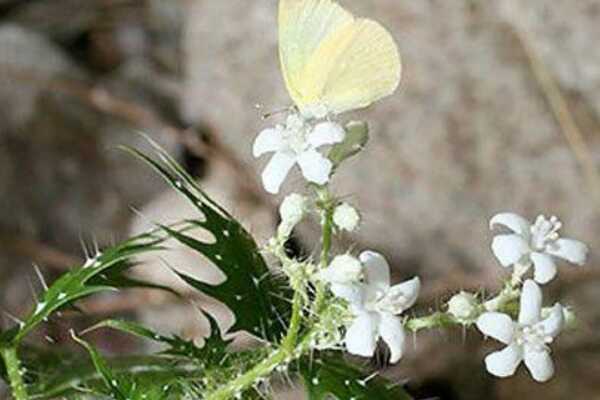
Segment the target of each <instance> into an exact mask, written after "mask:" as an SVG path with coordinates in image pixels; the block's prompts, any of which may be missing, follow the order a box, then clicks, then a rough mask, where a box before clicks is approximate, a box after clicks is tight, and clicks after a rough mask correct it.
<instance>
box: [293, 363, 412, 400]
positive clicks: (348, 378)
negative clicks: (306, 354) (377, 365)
mask: <svg viewBox="0 0 600 400" xmlns="http://www.w3.org/2000/svg"><path fill="white" fill-rule="evenodd" d="M300 374H301V376H302V378H303V381H304V384H305V387H306V390H307V393H308V398H309V400H329V399H332V398H333V399H337V400H348V399H356V400H363V399H370V400H372V399H377V400H411V397H410V396H409V395H408V394H407V393H406V392H405V391H404V389H402V387H401V386H399V385H398V384H394V383H392V382H390V381H388V380H387V379H385V378H383V377H380V376H374V375H371V376H369V375H368V374H367V373H365V372H364V371H361V370H360V369H359V368H357V367H354V366H352V365H350V364H348V363H347V362H346V361H345V360H344V359H343V357H342V355H341V354H339V353H325V354H320V355H319V356H318V357H317V358H316V359H314V360H308V359H306V360H302V362H301V363H300Z"/></svg>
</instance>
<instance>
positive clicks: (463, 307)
mask: <svg viewBox="0 0 600 400" xmlns="http://www.w3.org/2000/svg"><path fill="white" fill-rule="evenodd" d="M477 306H478V303H477V298H476V297H475V296H474V295H473V294H471V293H467V292H460V293H458V294H455V295H454V296H452V298H451V299H450V301H448V312H449V313H450V314H451V315H452V316H454V317H455V318H456V319H458V320H460V321H468V320H471V319H473V318H475V317H476V316H477Z"/></svg>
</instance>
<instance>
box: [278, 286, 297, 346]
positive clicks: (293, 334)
mask: <svg viewBox="0 0 600 400" xmlns="http://www.w3.org/2000/svg"><path fill="white" fill-rule="evenodd" d="M301 320H302V293H301V292H300V291H299V290H297V291H296V292H295V293H294V300H293V302H292V317H291V319H290V326H289V328H288V331H287V335H286V336H285V339H283V342H282V346H281V347H282V349H284V350H286V351H287V352H288V353H293V351H294V348H295V347H296V342H297V340H298V332H300V322H301Z"/></svg>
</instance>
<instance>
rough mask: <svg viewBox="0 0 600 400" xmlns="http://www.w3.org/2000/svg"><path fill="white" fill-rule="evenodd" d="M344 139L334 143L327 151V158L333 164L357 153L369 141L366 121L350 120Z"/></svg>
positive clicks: (335, 164)
mask: <svg viewBox="0 0 600 400" xmlns="http://www.w3.org/2000/svg"><path fill="white" fill-rule="evenodd" d="M345 129H346V137H345V138H344V141H343V142H341V143H338V144H336V145H335V146H333V147H332V148H331V150H330V151H329V155H328V157H329V159H330V160H331V162H333V165H334V166H338V165H340V164H341V163H342V161H344V160H346V159H348V158H350V157H352V156H354V155H356V154H358V153H359V152H360V151H361V150H362V149H363V148H364V147H365V146H366V145H367V142H368V141H369V125H368V124H367V123H366V122H359V121H351V122H349V123H348V124H347V125H346V127H345Z"/></svg>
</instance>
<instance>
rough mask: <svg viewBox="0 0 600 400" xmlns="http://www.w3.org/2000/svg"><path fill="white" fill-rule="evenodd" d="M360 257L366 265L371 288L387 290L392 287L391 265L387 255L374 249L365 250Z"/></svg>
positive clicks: (366, 276) (367, 279) (373, 289)
mask: <svg viewBox="0 0 600 400" xmlns="http://www.w3.org/2000/svg"><path fill="white" fill-rule="evenodd" d="M358 258H359V260H360V262H362V264H363V266H364V273H365V280H366V281H367V285H368V286H369V290H372V291H381V292H386V291H387V290H388V289H389V288H390V265H389V264H388V262H387V261H386V259H385V257H383V256H382V255H381V254H379V253H377V252H374V251H363V252H362V253H361V254H360V256H359V257H358Z"/></svg>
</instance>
